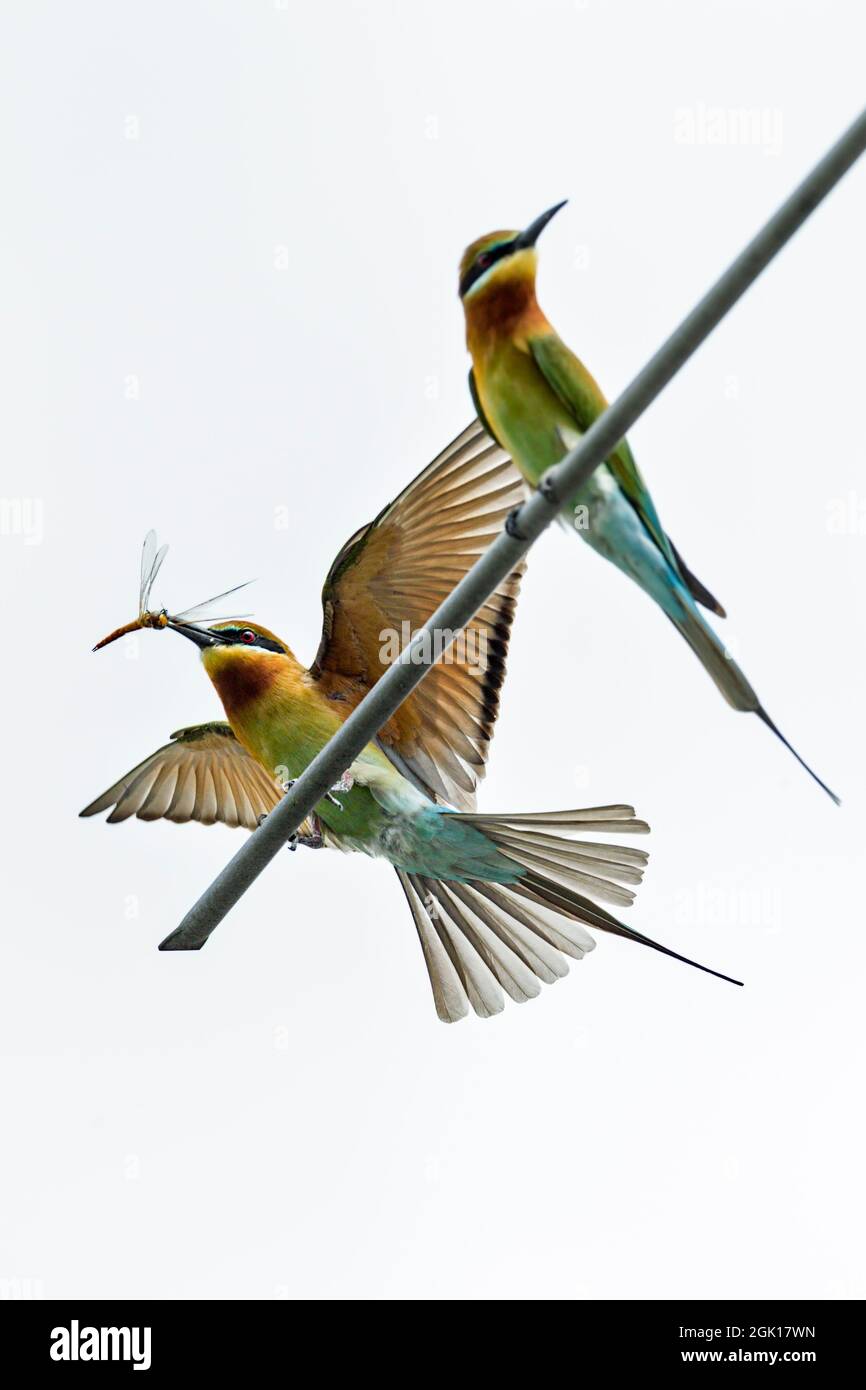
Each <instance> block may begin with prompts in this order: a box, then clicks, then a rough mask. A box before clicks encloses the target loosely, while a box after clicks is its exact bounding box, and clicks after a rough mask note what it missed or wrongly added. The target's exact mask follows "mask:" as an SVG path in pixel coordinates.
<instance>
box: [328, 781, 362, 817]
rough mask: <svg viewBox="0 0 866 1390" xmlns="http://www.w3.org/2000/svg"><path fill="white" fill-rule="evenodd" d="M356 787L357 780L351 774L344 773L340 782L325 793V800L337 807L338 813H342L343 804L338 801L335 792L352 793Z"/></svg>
mask: <svg viewBox="0 0 866 1390" xmlns="http://www.w3.org/2000/svg"><path fill="white" fill-rule="evenodd" d="M354 785H355V779H354V777H353V776H352V774H351V772H344V773H343V775H342V777H341V778H340V780H339V782H335V783H334V785H333V786H332V787H331V788H330V790H329V791H326V792H325V800H326V801H330V802H331V804H332V806H336V808H337V810H338V811H342V809H343V803H342V801H338V800H337V798H336V797H335V796H334V792H350V791H351V790H352V788H353V787H354Z"/></svg>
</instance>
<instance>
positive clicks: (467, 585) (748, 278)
mask: <svg viewBox="0 0 866 1390" xmlns="http://www.w3.org/2000/svg"><path fill="white" fill-rule="evenodd" d="M864 149H866V111H864V112H863V113H862V114H861V115H860V116H859V117H858V118H857V120H856V121H855V122H854V124H853V125H852V126H850V127H849V129H848V130H847V131H846V132H845V134H844V135H843V136H842V138H841V139H840V140H839V141H838V142H837V144H835V145H834V146H833V148H832V149H831V150H830V151H829V153H828V154H826V155H825V156H824V158H823V159H822V160H821V162H820V163H819V164H817V165H816V166H815V168H814V169H813V170H812V172H811V173H810V174H809V175H808V177H807V178H805V179H804V180H803V182H802V183H801V184H800V185H799V187H798V188H796V189H795V190H794V192H793V193H792V194H791V196H790V198H788V200H787V201H786V202H785V203H783V204H782V206H781V207H780V208H779V210H778V212H776V213H775V214H774V215H773V216H772V217H771V218H770V220H769V222H767V223H766V225H765V226H764V227H762V228H761V230H760V231H759V232H758V234H757V236H756V237H754V238H753V240H752V241H750V242H749V244H748V246H747V247H746V248H745V250H744V251H742V252H741V253H740V255H739V256H738V257H737V258H736V260H735V261H734V262H733V263H732V264H731V265H730V266H729V267H728V269H727V270H726V271H725V273H724V274H723V275H722V276H721V278H720V279H718V280H717V281H716V283H715V284H714V285H713V287H712V288H711V289H710V290H709V291H708V292H707V294H705V295H704V297H703V299H702V300H701V301H700V302H699V303H698V304H697V305H696V306H695V308H694V309H693V310H692V311H691V313H690V314H689V315H688V316H687V317H686V318H685V319H683V321H682V323H681V324H680V325H679V327H678V328H676V329H675V330H674V332H673V333H672V334H671V335H670V337H669V338H668V339H667V341H666V342H665V343H663V344H662V346H661V347H660V348H659V350H658V352H657V353H656V354H655V356H654V357H652V358H651V359H650V361H649V362H648V363H647V364H646V366H645V367H644V368H643V370H642V371H640V372H639V373H638V375H637V376H636V377H635V378H634V380H633V381H632V382H631V384H630V385H629V386H627V387H626V389H625V390H624V391H623V393H622V395H621V396H619V397H618V398H617V400H616V401H614V403H613V405H611V406H610V407H609V408H608V409H607V410H606V411H605V412H604V414H603V415H601V416H599V418H598V419H597V420H596V421H595V423H594V424H593V425H592V426H591V428H590V429H588V430H587V432H586V434H585V435H584V436H583V438H582V440H581V441H580V444H579V445H578V446H577V448H575V449H573V450H572V451H571V453H570V454H568V455H567V457H566V458H564V459H563V460H562V462H561V463H560V464H558V465H557V467H556V468H553V469H551V470H550V471H549V472H548V473H547V474H546V475H545V477H544V478H543V479H542V481H541V485H540V487H539V489H538V491H537V492H535V493H533V495H532V496H531V497H530V498H529V500H528V501H527V502H525V503H524V505H523V506H522V507H521V508H520V510H519V512H518V513H516V515H515V516H514V517H513V518H512V520H511V524H510V526H508V527H507V528H506V530H504V531H503V532H502V533H501V534H500V535H499V536H497V538H496V540H495V541H494V542H493V543H492V545H490V546H489V548H488V549H487V550H486V551H485V553H484V554H483V555H482V556H481V558H480V559H479V560H478V561H477V562H476V563H475V564H474V565H473V566H472V569H471V570H470V571H469V573H468V574H466V575H465V576H464V578H463V579H462V580H461V581H460V583H459V584H458V585H457V587H456V588H455V589H454V590H453V591H452V592H451V593H450V594H449V596H448V598H447V599H446V600H445V601H444V603H442V604H440V606H439V608H437V610H436V612H435V613H434V614H433V615H432V617H430V618H429V619H428V621H427V623H426V624H425V627H424V628H422V629H421V630H420V631H419V632H418V633H416V634H415V636H414V638H413V639H412V641H411V643H410V644H409V645H408V647H406V648H405V650H404V651H403V653H402V656H401V658H400V660H399V661H398V662H395V664H394V665H393V666H392V667H391V668H390V670H388V671H386V672H385V674H384V676H382V678H381V679H380V680H379V681H378V682H377V684H376V685H375V686H374V687H373V689H372V690H371V691H370V692H369V694H368V695H366V696H365V697H364V699H363V700H362V701H361V703H360V704H359V705H358V706H357V708H356V709H355V710H354V711H353V712H352V714H351V715H350V716H349V718H348V719H347V720H346V722H345V724H344V725H343V727H342V728H341V729H340V731H339V733H337V734H335V735H334V737H333V738H332V739H331V740H330V742H329V743H328V744H327V745H326V747H325V748H323V749H322V751H321V753H319V754H318V755H317V756H316V757H315V758H314V759H313V761H312V762H311V763H310V765H309V767H307V769H306V770H305V772H304V774H303V776H301V777H299V778H298V780H297V781H296V782H295V784H294V786H293V787H292V788H291V790H290V791H289V792H288V793H287V794H286V795H285V797H284V798H283V799H282V801H281V802H280V803H279V805H278V806H276V807H275V808H274V810H273V811H271V813H270V815H269V816H268V818H267V820H266V821H265V822H264V824H263V825H261V826H260V827H259V829H258V830H256V831H255V832H254V833H253V834H252V835H251V836H250V838H249V839H248V840H247V841H246V843H245V844H244V845H243V846H242V847H241V849H239V850H238V852H237V853H236V854H235V856H234V857H233V858H232V859H230V860H229V862H228V864H227V865H226V867H225V868H224V869H223V870H222V872H221V873H220V874H218V875H217V877H216V878H215V879H214V881H213V883H212V884H211V885H210V887H209V888H207V889H206V890H205V892H204V893H203V894H202V896H201V897H200V898H199V900H198V902H197V903H195V905H194V906H193V907H192V908H191V909H190V911H189V912H188V913H187V914H186V916H185V917H184V919H183V921H182V922H181V924H180V926H179V927H178V928H177V929H176V930H175V931H173V932H172V933H171V934H170V935H169V936H167V937H166V938H165V940H164V941H163V942H162V943H161V945H160V948H159V949H160V950H161V951H197V950H200V949H201V947H202V946H203V945H204V944H205V942H206V941H207V939H208V937H209V936H210V934H211V932H212V931H213V930H214V928H215V927H217V926H218V925H219V923H220V922H221V921H222V919H223V917H225V915H226V913H228V912H229V911H230V910H231V909H232V908H233V907H234V905H235V903H236V902H237V901H238V899H239V898H240V897H241V896H242V895H243V894H244V893H245V892H246V890H247V889H248V888H249V887H250V884H251V883H252V882H253V880H254V879H255V878H257V877H258V875H259V874H260V873H261V872H262V870H263V869H264V868H265V867H266V865H268V864H269V863H270V861H271V860H272V859H273V858H274V856H275V855H276V854H277V853H278V852H279V851H280V850H281V849H282V848H283V846H284V845H285V843H286V840H287V839H288V838H289V836H290V835H291V834H292V832H293V831H294V830H296V829H297V827H298V825H299V824H300V823H301V821H302V820H303V819H304V817H305V816H306V815H308V814H309V812H310V811H311V810H312V809H313V807H314V806H315V805H316V804H317V803H318V802H319V801H321V799H322V797H323V796H324V794H325V792H326V791H327V790H328V788H329V787H331V786H333V784H334V783H335V782H336V781H337V780H338V779H339V777H340V776H341V775H342V773H343V772H344V771H345V770H346V769H347V768H348V767H349V766H350V764H351V763H352V762H354V760H355V758H356V757H357V756H358V754H359V753H360V752H361V750H362V748H364V747H365V745H366V744H368V743H369V742H370V741H371V740H372V739H373V738H374V737H375V736H376V734H377V733H378V731H379V729H380V728H381V727H382V725H383V724H385V723H386V722H387V721H388V720H389V719H390V718H391V715H392V714H393V713H394V711H395V710H396V709H397V708H398V706H399V705H400V704H402V702H403V700H404V699H405V698H406V696H407V695H408V694H409V693H410V692H411V691H412V690H413V689H414V688H415V686H416V685H418V683H419V682H420V681H422V680H423V679H424V677H425V676H426V674H427V672H428V670H429V669H430V662H429V657H427V658H425V656H424V652H425V648H426V651H427V652H428V653H429V652H430V651H432V650H434V649H435V644H434V643H433V642H430V641H429V640H426V634H428V633H438V634H440V639H441V637H442V636H444V635H445V634H447V633H449V632H451V633H454V632H456V631H458V630H459V629H460V628H463V627H465V626H466V624H467V623H468V622H469V621H470V620H471V619H472V618H473V617H474V615H475V613H477V611H478V609H479V608H480V607H481V606H482V604H484V603H485V602H486V601H487V599H488V598H489V597H490V595H491V593H492V592H493V590H494V589H495V588H496V587H497V586H498V585H499V584H500V583H501V582H502V580H503V579H505V578H506V576H507V575H509V574H510V573H511V571H512V570H513V569H514V566H515V565H516V564H517V562H518V560H520V558H521V556H523V555H524V554H525V553H526V551H527V550H528V549H529V547H530V546H531V545H532V543H533V542H534V541H535V540H537V539H538V537H539V536H540V535H541V533H542V531H544V530H545V529H546V528H547V527H548V526H549V525H550V523H551V522H552V521H553V519H554V517H555V516H556V515H557V513H558V511H559V509H560V507H561V506H562V505H563V503H564V502H566V501H567V500H568V499H569V498H570V497H573V496H574V494H575V493H576V492H578V491H579V490H580V488H581V486H582V485H583V483H584V482H585V481H586V479H587V478H588V477H589V475H590V474H591V473H592V471H593V469H595V468H597V467H598V465H599V464H600V463H601V462H602V461H603V460H604V459H605V458H607V457H608V455H609V454H610V453H611V452H612V450H613V449H614V448H615V447H616V445H617V444H618V442H619V440H620V439H622V437H623V435H625V434H626V433H627V431H628V430H629V429H630V428H631V426H632V425H633V424H634V423H635V421H636V420H637V419H638V418H639V417H640V415H642V414H643V412H644V411H645V410H646V408H647V406H648V405H650V404H651V403H652V401H654V400H655V398H656V396H658V395H659V393H660V392H661V391H662V390H663V389H664V387H665V386H666V385H667V383H668V382H669V381H670V380H671V378H672V377H673V376H675V375H676V373H677V372H678V371H679V369H680V367H681V366H682V365H683V363H684V362H686V361H687V360H688V358H689V357H691V355H692V353H693V352H695V351H696V349H697V348H698V347H700V345H701V343H702V342H703V341H704V339H705V338H706V337H707V336H708V335H709V334H710V333H711V332H712V330H713V329H714V328H715V326H716V324H718V323H719V322H720V321H721V319H723V318H724V316H725V314H727V313H728V311H729V310H730V309H731V308H733V306H734V304H736V302H737V300H738V299H740V297H741V296H742V295H743V294H744V293H745V292H746V290H747V289H748V288H749V286H750V285H751V284H752V283H753V282H754V281H755V280H756V279H757V277H758V276H759V275H760V273H761V271H762V270H763V269H764V267H765V266H767V265H769V263H770V261H771V260H772V259H773V257H774V256H776V255H777V254H778V252H779V251H780V250H781V249H782V247H783V246H784V245H785V243H786V242H787V241H789V240H790V238H791V237H792V236H793V235H794V233H795V232H796V231H797V229H798V228H799V227H801V226H802V224H803V223H804V222H805V221H806V219H807V218H808V217H809V216H810V214H811V213H812V212H814V210H815V208H816V207H817V206H818V204H819V203H820V202H821V201H822V200H823V199H824V198H825V197H826V196H827V194H828V193H829V192H830V191H831V189H832V188H834V187H835V185H836V184H837V183H838V182H839V180H840V179H841V178H842V176H843V175H844V174H845V173H846V172H847V171H848V169H850V167H851V165H852V164H854V163H855V161H856V160H857V159H858V158H859V157H860V155H861V154H862V153H863V151H864Z"/></svg>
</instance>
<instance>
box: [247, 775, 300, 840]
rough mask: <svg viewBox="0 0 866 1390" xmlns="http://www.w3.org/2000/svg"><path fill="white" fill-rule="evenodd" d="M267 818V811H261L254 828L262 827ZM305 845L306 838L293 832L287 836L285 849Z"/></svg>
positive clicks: (295, 831)
mask: <svg viewBox="0 0 866 1390" xmlns="http://www.w3.org/2000/svg"><path fill="white" fill-rule="evenodd" d="M289 785H291V784H289ZM286 791H288V787H287V788H286ZM267 818H268V812H267V811H262V814H261V815H260V816H258V817H257V818H256V827H258V826H260V825H264V823H265V821H266V820H267ZM306 843H307V840H306V837H305V836H302V835H299V834H298V832H297V830H293V831H292V833H291V835H290V836H289V838H288V839H287V840H286V848H287V849H290V850H296V849H297V848H298V845H303V844H306Z"/></svg>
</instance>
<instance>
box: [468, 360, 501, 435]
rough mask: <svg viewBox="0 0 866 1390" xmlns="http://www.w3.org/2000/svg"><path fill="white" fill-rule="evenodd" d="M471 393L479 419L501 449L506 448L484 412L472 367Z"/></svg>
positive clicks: (470, 373) (470, 370) (470, 371)
mask: <svg viewBox="0 0 866 1390" xmlns="http://www.w3.org/2000/svg"><path fill="white" fill-rule="evenodd" d="M469 394H470V396H471V397H472V404H473V405H474V406H475V414H476V415H477V416H478V419H479V420H480V421H481V424H482V425H483V426H484V428H485V429H486V431H487V433H488V434H489V435H490V438H491V439H492V440H493V442H494V443H495V444H498V445H499V447H500V449H504V448H505V445H504V444H503V443H502V440H501V439H497V438H496V435H495V434H494V432H493V426H492V425H491V423H490V421H489V420H488V418H487V416H486V415H485V414H484V410H483V409H482V406H481V398H480V397H479V395H478V387H477V386H476V385H475V373H474V372H473V370H472V368H471V367H470V368H469Z"/></svg>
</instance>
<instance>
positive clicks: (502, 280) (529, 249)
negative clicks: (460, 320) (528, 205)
mask: <svg viewBox="0 0 866 1390" xmlns="http://www.w3.org/2000/svg"><path fill="white" fill-rule="evenodd" d="M562 207H565V203H564V202H562V203H557V204H556V206H555V207H552V208H548V210H547V212H543V213H542V214H541V216H540V217H536V219H535V221H534V222H530V224H529V226H528V227H526V228H525V229H524V230H523V231H522V232H488V233H487V235H486V236H482V237H479V238H478V240H477V241H473V243H472V245H471V246H467V248H466V250H465V251H464V252H463V257H462V259H461V261H460V298H461V299H462V300H463V302H464V305H465V306H466V309H467V312H468V310H469V307H470V304H471V303H472V302H473V301H477V300H479V299H481V298H483V297H486V296H487V294H488V293H489V292H490V291H496V290H499V289H501V288H505V287H506V286H510V285H513V284H515V283H517V282H521V281H522V282H524V283H527V282H528V283H529V285H530V286H532V285H534V283H535V271H536V267H537V265H538V256H537V253H536V249H535V244H536V242H537V241H538V238H539V237H540V236H541V233H542V232H543V231H544V229H545V227H546V226H547V224H548V222H549V221H550V219H551V218H552V217H554V216H555V215H556V213H558V212H559V209H560V208H562Z"/></svg>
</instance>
